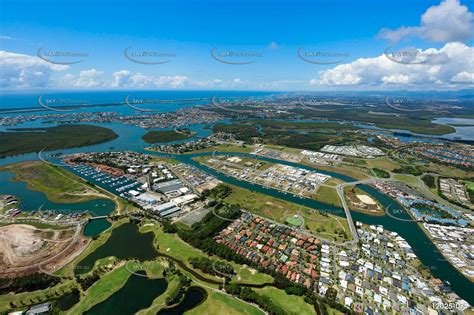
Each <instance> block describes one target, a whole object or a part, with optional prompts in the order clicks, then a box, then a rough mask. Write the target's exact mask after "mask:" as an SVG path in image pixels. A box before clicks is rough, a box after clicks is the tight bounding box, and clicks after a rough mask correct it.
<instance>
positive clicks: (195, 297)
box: [157, 287, 207, 315]
mask: <svg viewBox="0 0 474 315" xmlns="http://www.w3.org/2000/svg"><path fill="white" fill-rule="evenodd" d="M206 298H207V292H206V291H205V290H204V289H203V288H200V287H190V288H189V289H188V290H187V291H186V294H185V295H184V299H183V300H182V301H181V303H179V304H177V305H175V306H173V307H170V308H165V309H162V310H160V311H159V312H158V313H157V314H159V315H180V314H184V312H186V311H189V310H191V309H193V308H195V307H196V306H198V305H200V304H201V303H203V302H204V301H205V300H206Z"/></svg>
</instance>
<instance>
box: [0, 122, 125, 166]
mask: <svg viewBox="0 0 474 315" xmlns="http://www.w3.org/2000/svg"><path fill="white" fill-rule="evenodd" d="M10 130H14V131H5V132H0V158H2V157H6V156H11V155H18V154H25V153H32V152H39V151H41V150H43V149H44V150H60V149H69V148H75V147H83V146H89V145H92V144H97V143H103V142H107V141H110V140H113V139H115V138H117V137H118V135H117V134H116V133H115V132H113V131H112V130H111V129H108V128H104V127H98V126H90V125H61V126H57V127H49V128H14V129H13V128H12V129H10Z"/></svg>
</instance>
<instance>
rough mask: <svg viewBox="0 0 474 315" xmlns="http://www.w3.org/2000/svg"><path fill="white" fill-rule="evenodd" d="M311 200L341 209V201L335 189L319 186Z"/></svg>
mask: <svg viewBox="0 0 474 315" xmlns="http://www.w3.org/2000/svg"><path fill="white" fill-rule="evenodd" d="M311 198H312V199H315V200H317V201H321V202H324V203H328V204H330V205H333V206H337V207H342V203H341V199H339V195H338V194H337V191H336V189H335V188H331V187H327V186H321V187H319V189H318V191H317V192H316V193H315V194H314V195H312V196H311Z"/></svg>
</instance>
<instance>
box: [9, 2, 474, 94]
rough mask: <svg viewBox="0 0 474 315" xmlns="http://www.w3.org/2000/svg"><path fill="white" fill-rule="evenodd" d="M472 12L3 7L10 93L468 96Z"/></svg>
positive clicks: (465, 7) (324, 5)
mask: <svg viewBox="0 0 474 315" xmlns="http://www.w3.org/2000/svg"><path fill="white" fill-rule="evenodd" d="M132 3H133V5H132V7H133V9H130V7H131V6H130V4H132ZM473 12H474V2H472V1H460V0H445V1H439V0H438V1H431V0H419V1H409V0H398V1H395V0H387V1H375V0H370V1H369V0H362V1H349V0H342V1H330V0H319V1H290V0H287V1H279V0H277V1H256V0H254V1H247V0H243V1H181V0H178V1H134V2H129V1H127V2H125V1H122V0H118V1H91V0H85V1H76V0H72V1H67V2H64V1H52V0H46V1H25V0H16V1H13V0H8V1H7V0H0V46H1V47H0V89H1V90H3V91H6V90H14V91H27V90H31V89H67V90H70V89H72V90H76V89H77V90H90V89H99V90H110V89H130V90H134V89H164V90H170V89H181V90H199V89H202V90H214V89H215V90H268V91H272V90H274V91H323V90H324V91H326V90H344V91H352V90H353V91H356V90H413V91H425V90H439V91H443V90H462V89H469V88H473V87H474V47H473V38H474V35H473V34H474V24H473V18H474V15H473ZM236 55H238V56H236Z"/></svg>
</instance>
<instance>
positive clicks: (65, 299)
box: [56, 291, 80, 311]
mask: <svg viewBox="0 0 474 315" xmlns="http://www.w3.org/2000/svg"><path fill="white" fill-rule="evenodd" d="M79 299H80V295H79V291H73V292H70V293H66V294H64V295H63V296H61V297H60V298H59V299H58V300H57V302H56V303H57V307H58V309H59V310H60V311H67V310H68V309H70V308H71V307H73V306H74V305H75V304H77V302H79Z"/></svg>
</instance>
